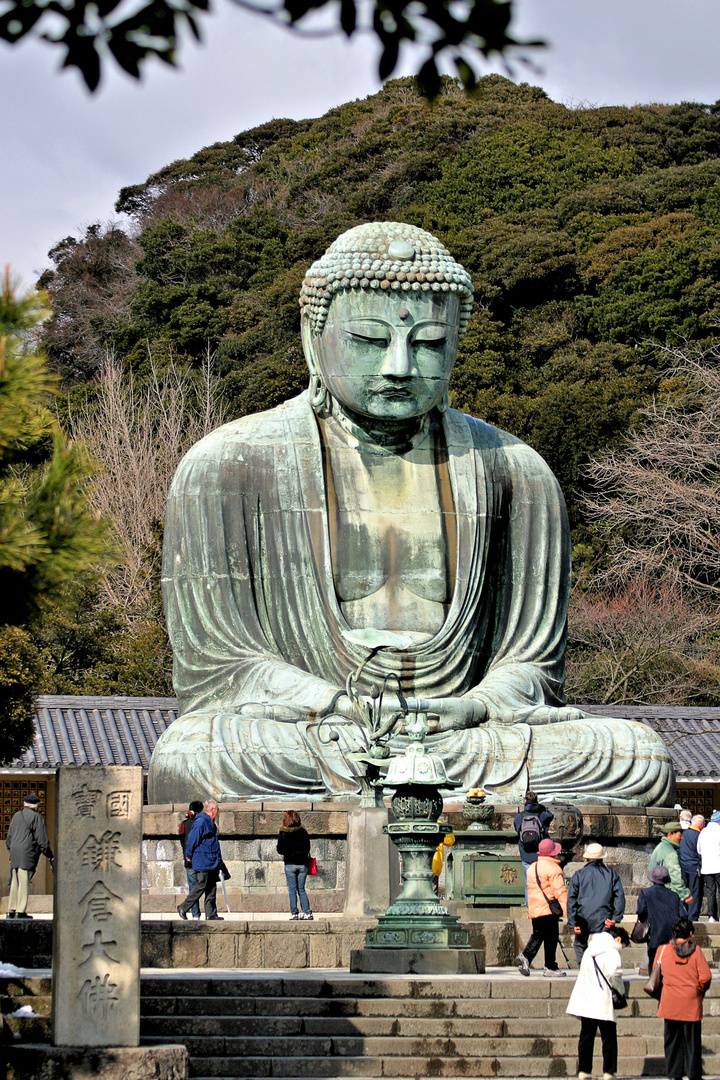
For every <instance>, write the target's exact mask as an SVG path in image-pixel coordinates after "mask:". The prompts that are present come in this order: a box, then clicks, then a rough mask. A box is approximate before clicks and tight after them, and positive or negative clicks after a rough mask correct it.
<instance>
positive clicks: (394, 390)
mask: <svg viewBox="0 0 720 1080" xmlns="http://www.w3.org/2000/svg"><path fill="white" fill-rule="evenodd" d="M372 393H373V394H379V395H380V396H381V397H403V398H407V397H415V394H414V393H413V391H412V390H411V389H410V387H409V386H381V387H378V389H376V390H373V391H372Z"/></svg>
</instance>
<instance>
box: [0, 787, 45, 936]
mask: <svg viewBox="0 0 720 1080" xmlns="http://www.w3.org/2000/svg"><path fill="white" fill-rule="evenodd" d="M39 802H40V800H39V799H38V797H37V795H26V796H25V801H24V803H23V808H22V810H18V812H17V813H16V814H15V816H14V817H13V819H12V821H11V822H10V828H9V829H8V832H7V836H6V838H5V845H6V847H7V849H8V851H9V852H10V896H9V898H8V913H7V917H8V919H32V915H28V913H27V905H28V896H29V895H30V881H31V879H32V876H33V874H34V873H35V871H36V869H37V864H38V862H39V861H40V856H41V855H44V856H45V858H46V859H49V860H50V864H51V865H52V862H53V853H52V848H51V847H50V841H49V840H48V834H47V829H46V828H45V821H44V820H43V817H42V815H41V814H40V813H38V803H39Z"/></svg>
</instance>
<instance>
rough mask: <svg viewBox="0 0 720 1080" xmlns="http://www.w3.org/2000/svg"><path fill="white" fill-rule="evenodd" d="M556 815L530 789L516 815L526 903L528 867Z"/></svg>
mask: <svg viewBox="0 0 720 1080" xmlns="http://www.w3.org/2000/svg"><path fill="white" fill-rule="evenodd" d="M554 817H555V815H554V814H551V813H550V811H549V810H547V809H546V808H545V807H544V806H543V805H542V803H540V802H538V797H537V795H536V794H535V792H534V791H528V793H527V794H526V796H525V806H524V807H523V809H522V810H521V811H520V813H519V814H516V815H515V820H514V821H513V828H514V829H515V832H516V833H517V834H518V850H519V852H520V860H521V862H522V868H523V874H524V875H525V883H526V885H525V903H526V904H527V902H528V892H527V878H528V867H530V866H532V864H533V863H534V862H535V861H536V859H537V857H538V847H539V845H540V842H541V841H542V840H545V839H546V838H547V835H548V829H549V828H550V822H551V821H552V820H553V819H554Z"/></svg>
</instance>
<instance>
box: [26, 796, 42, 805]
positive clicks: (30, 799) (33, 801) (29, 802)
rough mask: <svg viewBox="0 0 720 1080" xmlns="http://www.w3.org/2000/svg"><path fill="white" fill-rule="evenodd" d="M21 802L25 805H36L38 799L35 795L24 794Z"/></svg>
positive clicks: (38, 801)
mask: <svg viewBox="0 0 720 1080" xmlns="http://www.w3.org/2000/svg"><path fill="white" fill-rule="evenodd" d="M23 802H24V803H25V805H26V806H38V805H39V803H40V800H39V799H38V797H37V795H26V796H25V798H24V799H23Z"/></svg>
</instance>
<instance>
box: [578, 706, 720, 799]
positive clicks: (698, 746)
mask: <svg viewBox="0 0 720 1080" xmlns="http://www.w3.org/2000/svg"><path fill="white" fill-rule="evenodd" d="M580 708H583V709H586V710H587V712H592V713H599V714H600V715H602V716H620V717H623V718H625V719H626V720H640V721H641V722H642V723H643V724H647V725H648V726H649V727H651V728H653V730H654V731H656V732H657V733H658V735H659V736H660V738H661V739H662V741H663V742H664V743H665V745H666V746H667V748H668V750H669V751H670V757H671V758H672V763H673V766H674V768H675V778H676V780H678V781H679V782H680V783H685V784H687V783H691V782H692V783H712V784H716V783H720V709H710V708H705V707H701V706H692V705H602V706H600V705H584V706H580Z"/></svg>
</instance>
